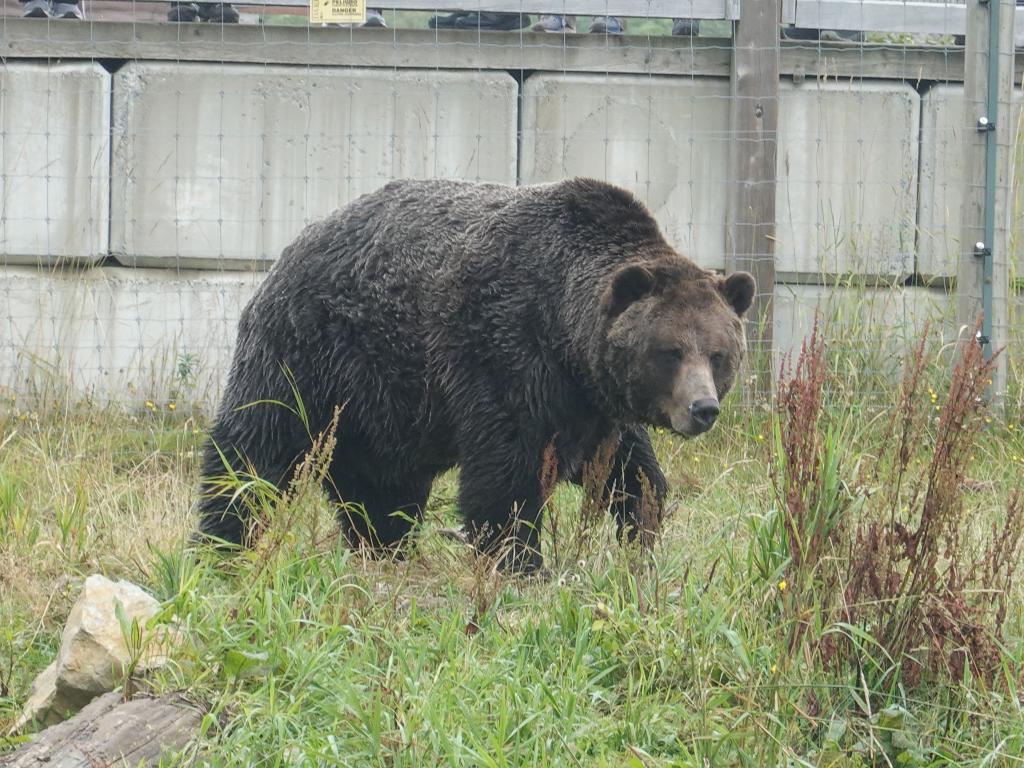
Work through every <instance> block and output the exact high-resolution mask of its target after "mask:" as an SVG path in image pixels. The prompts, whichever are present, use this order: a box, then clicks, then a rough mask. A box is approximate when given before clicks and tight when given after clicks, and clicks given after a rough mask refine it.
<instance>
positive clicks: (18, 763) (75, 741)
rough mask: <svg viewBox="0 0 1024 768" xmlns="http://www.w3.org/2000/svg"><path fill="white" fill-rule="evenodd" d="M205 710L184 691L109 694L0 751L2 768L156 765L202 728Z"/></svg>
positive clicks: (101, 767)
mask: <svg viewBox="0 0 1024 768" xmlns="http://www.w3.org/2000/svg"><path fill="white" fill-rule="evenodd" d="M202 717H203V715H202V713H201V712H199V711H198V710H197V709H196V708H195V706H193V705H191V704H189V703H188V702H187V701H185V700H184V699H183V698H181V697H180V696H164V697H161V698H158V699H151V698H144V697H139V698H135V699H132V700H131V701H128V702H126V701H124V699H123V697H122V695H121V694H120V693H107V694H104V695H103V696H100V697H99V698H97V699H95V700H94V701H92V702H91V703H89V704H88V705H87V706H86V707H85V708H84V709H82V711H81V712H79V713H78V714H77V715H75V716H74V717H72V718H71V719H70V720H65V721H64V722H63V723H58V724H57V725H54V726H51V727H50V728H47V729H46V730H44V731H40V732H39V733H38V734H37V735H36V737H35V738H34V739H33V740H32V741H31V742H29V743H28V744H25V745H23V746H21V747H20V748H18V749H17V750H15V751H14V752H11V753H9V754H6V755H0V766H2V767H3V768H41V766H45V767H46V768H108V766H109V768H113V767H114V766H119V767H120V766H131V767H132V768H135V766H138V765H139V764H140V763H141V764H142V765H147V766H148V765H156V764H157V763H158V762H159V761H160V757H161V756H162V755H166V754H168V753H170V752H172V751H174V750H179V749H183V748H184V747H185V746H186V745H187V744H188V743H189V741H191V740H192V739H193V738H195V736H196V734H197V733H198V732H199V724H200V722H201V720H202Z"/></svg>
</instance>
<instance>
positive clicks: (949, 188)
mask: <svg viewBox="0 0 1024 768" xmlns="http://www.w3.org/2000/svg"><path fill="white" fill-rule="evenodd" d="M1021 102H1022V96H1021V92H1020V91H1015V92H1014V110H1013V114H1012V115H1010V116H1009V120H1007V121H1006V122H1007V123H1008V124H1009V125H1011V126H1012V128H1013V130H1014V132H1015V133H1014V135H1016V132H1017V131H1019V129H1020V119H1021ZM921 109H922V119H921V189H920V195H919V198H918V215H917V220H918V226H919V229H920V231H919V235H918V247H917V269H918V272H920V274H921V275H923V276H925V277H927V278H932V277H955V276H956V265H957V260H958V259H959V258H960V253H961V251H965V252H970V250H971V248H970V245H971V244H968V247H967V248H966V249H964V248H961V243H960V215H961V206H962V204H963V200H964V192H963V185H964V182H965V178H966V176H965V173H964V150H963V137H964V135H965V134H967V133H968V132H972V133H973V132H974V131H976V130H977V126H976V125H975V124H973V123H972V124H970V125H967V124H965V119H964V89H963V86H960V85H939V86H936V87H934V88H931V89H930V90H929V91H928V92H927V93H926V94H925V95H924V98H923V103H922V105H921ZM1000 122H1003V121H1002V120H1001V121H1000ZM1014 183H1015V187H1014V197H1015V199H1016V200H1020V195H1021V175H1020V173H1017V174H1015V175H1014ZM1012 217H1013V220H1012V227H1013V229H1012V237H1013V239H1014V240H1015V242H1016V244H1017V248H1018V249H1019V248H1020V247H1021V246H1022V245H1024V213H1022V206H1021V205H1020V204H1015V205H1014V206H1013V211H1012ZM1019 274H1020V272H1019V271H1018V275H1019Z"/></svg>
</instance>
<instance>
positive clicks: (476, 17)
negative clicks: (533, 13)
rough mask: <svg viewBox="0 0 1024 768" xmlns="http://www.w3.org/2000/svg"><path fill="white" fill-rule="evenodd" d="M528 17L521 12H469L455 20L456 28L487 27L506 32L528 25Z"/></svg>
mask: <svg viewBox="0 0 1024 768" xmlns="http://www.w3.org/2000/svg"><path fill="white" fill-rule="evenodd" d="M529 24H530V17H529V16H526V15H524V14H521V13H470V14H468V15H466V16H460V17H459V18H457V19H456V20H455V28H456V29H489V30H492V31H496V32H507V31H509V30H512V29H522V28H523V27H526V26H529Z"/></svg>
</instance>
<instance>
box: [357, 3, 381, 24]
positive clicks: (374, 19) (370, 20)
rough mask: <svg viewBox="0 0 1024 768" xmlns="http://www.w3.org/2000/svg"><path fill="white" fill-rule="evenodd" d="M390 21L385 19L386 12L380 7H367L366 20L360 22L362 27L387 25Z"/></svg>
mask: <svg viewBox="0 0 1024 768" xmlns="http://www.w3.org/2000/svg"><path fill="white" fill-rule="evenodd" d="M387 25H388V23H387V22H386V21H384V14H383V13H382V12H381V10H380V9H379V8H367V9H366V21H364V22H363V23H362V24H360V25H359V26H360V27H386V26H387Z"/></svg>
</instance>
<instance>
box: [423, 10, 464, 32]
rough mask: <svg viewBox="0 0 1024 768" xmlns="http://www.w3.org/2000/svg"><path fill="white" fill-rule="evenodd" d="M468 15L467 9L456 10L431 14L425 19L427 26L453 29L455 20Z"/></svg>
mask: <svg viewBox="0 0 1024 768" xmlns="http://www.w3.org/2000/svg"><path fill="white" fill-rule="evenodd" d="M469 15H470V14H469V13H468V12H467V11H456V12H455V13H449V14H447V15H445V16H441V15H438V16H431V17H430V18H429V19H427V26H428V27H430V28H431V29H455V22H456V21H458V20H459V19H461V18H462V17H463V16H469Z"/></svg>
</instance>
